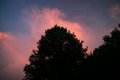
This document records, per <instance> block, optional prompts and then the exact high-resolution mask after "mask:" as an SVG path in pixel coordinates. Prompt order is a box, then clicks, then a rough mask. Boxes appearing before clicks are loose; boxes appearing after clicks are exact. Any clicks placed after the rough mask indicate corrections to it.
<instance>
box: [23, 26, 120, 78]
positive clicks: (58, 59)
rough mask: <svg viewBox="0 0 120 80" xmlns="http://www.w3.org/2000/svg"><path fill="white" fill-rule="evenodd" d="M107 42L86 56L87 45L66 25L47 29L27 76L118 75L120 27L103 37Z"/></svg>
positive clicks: (80, 76) (32, 57) (25, 69)
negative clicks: (65, 26) (85, 46)
mask: <svg viewBox="0 0 120 80" xmlns="http://www.w3.org/2000/svg"><path fill="white" fill-rule="evenodd" d="M103 40H104V43H103V44H102V45H101V46H99V47H98V48H95V50H94V51H93V53H92V54H91V55H89V56H86V54H87V53H86V51H87V48H83V44H82V43H83V41H80V40H78V39H77V38H76V36H75V35H74V33H70V31H68V30H67V29H66V28H63V27H60V26H57V25H55V26H54V27H53V28H51V29H48V30H46V31H45V35H43V36H41V39H40V40H39V41H38V42H37V44H38V46H37V47H38V49H37V50H33V54H32V55H31V56H30V58H29V62H30V63H29V64H26V65H25V67H24V72H25V77H24V79H23V80H84V79H96V80H98V79H105V78H106V79H108V78H111V79H115V78H118V77H119V74H120V73H119V70H120V69H119V68H120V66H119V65H120V30H119V28H115V29H113V31H112V32H111V33H110V35H106V36H104V37H103Z"/></svg>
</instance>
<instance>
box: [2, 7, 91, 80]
mask: <svg viewBox="0 0 120 80" xmlns="http://www.w3.org/2000/svg"><path fill="white" fill-rule="evenodd" d="M24 15H25V17H24V18H23V20H25V21H26V24H27V25H28V26H27V27H28V29H29V30H30V33H29V34H27V33H26V34H25V33H24V34H23V33H21V34H15V35H14V34H11V33H6V32H4V33H3V32H0V58H1V59H2V60H1V62H0V63H1V64H0V80H19V79H22V78H23V75H24V73H23V68H24V65H25V64H26V63H28V58H29V56H30V54H32V49H35V48H36V46H37V45H36V42H37V41H38V40H39V39H40V36H41V35H43V34H44V31H45V30H46V29H48V28H51V27H53V26H54V25H55V24H57V25H60V26H63V27H65V28H67V29H68V30H70V31H71V32H74V34H75V35H76V36H77V38H79V39H80V40H88V39H89V38H88V37H87V36H86V33H85V30H84V29H83V27H82V26H81V25H80V24H79V23H77V22H71V21H69V20H66V19H65V17H66V16H65V14H64V13H62V12H61V11H60V10H59V9H50V8H45V9H38V8H33V9H32V10H30V11H26V14H24Z"/></svg>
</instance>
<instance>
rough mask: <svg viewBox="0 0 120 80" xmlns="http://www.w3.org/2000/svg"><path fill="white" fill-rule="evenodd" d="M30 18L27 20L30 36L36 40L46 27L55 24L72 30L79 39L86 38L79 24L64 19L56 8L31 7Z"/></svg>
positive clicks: (62, 14)
mask: <svg viewBox="0 0 120 80" xmlns="http://www.w3.org/2000/svg"><path fill="white" fill-rule="evenodd" d="M29 15H30V19H29V20H28V21H27V22H28V26H29V27H30V28H31V32H32V36H33V37H34V38H35V39H36V40H38V39H40V35H41V34H44V31H45V30H46V29H48V28H51V27H53V26H54V25H55V24H57V25H59V26H63V27H65V28H67V29H68V30H70V31H71V32H74V33H75V35H76V36H77V38H79V39H80V40H84V39H85V38H86V36H85V34H84V33H85V32H84V30H83V29H82V27H81V26H80V24H78V23H76V22H71V21H69V20H65V19H64V18H65V15H64V13H62V12H61V11H60V10H58V9H49V8H46V9H42V10H41V9H38V8H35V9H32V11H31V14H29Z"/></svg>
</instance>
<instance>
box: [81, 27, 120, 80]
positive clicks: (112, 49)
mask: <svg viewBox="0 0 120 80" xmlns="http://www.w3.org/2000/svg"><path fill="white" fill-rule="evenodd" d="M103 40H104V43H103V44H102V45H101V46H99V48H96V49H95V50H94V51H93V54H92V55H90V56H89V57H88V58H86V59H85V61H84V63H83V68H82V69H83V73H84V74H86V73H87V74H89V76H91V78H92V79H93V78H96V77H97V78H99V79H100V78H102V79H105V78H107V79H108V78H113V79H115V78H118V75H119V71H120V69H119V68H120V30H119V28H115V29H114V30H113V31H112V32H111V33H110V35H106V36H104V37H103Z"/></svg>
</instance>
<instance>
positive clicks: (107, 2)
mask: <svg viewBox="0 0 120 80" xmlns="http://www.w3.org/2000/svg"><path fill="white" fill-rule="evenodd" d="M114 5H120V0H0V10H1V11H0V31H2V32H12V33H26V32H29V31H28V30H27V27H25V26H26V25H25V23H24V21H23V20H22V15H23V11H24V10H25V9H30V8H32V7H35V6H37V7H39V8H58V9H60V10H61V11H62V12H63V13H64V14H65V15H66V16H67V17H66V19H68V20H71V21H77V22H79V23H81V24H82V25H84V26H85V27H91V28H92V27H99V26H101V25H102V26H103V27H105V26H106V27H108V26H111V25H115V24H116V23H118V21H116V20H114V19H112V18H110V16H109V9H110V8H111V7H112V6H114Z"/></svg>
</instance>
